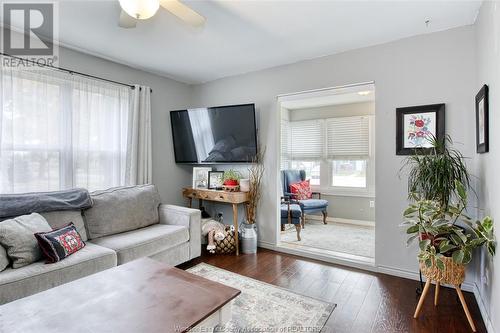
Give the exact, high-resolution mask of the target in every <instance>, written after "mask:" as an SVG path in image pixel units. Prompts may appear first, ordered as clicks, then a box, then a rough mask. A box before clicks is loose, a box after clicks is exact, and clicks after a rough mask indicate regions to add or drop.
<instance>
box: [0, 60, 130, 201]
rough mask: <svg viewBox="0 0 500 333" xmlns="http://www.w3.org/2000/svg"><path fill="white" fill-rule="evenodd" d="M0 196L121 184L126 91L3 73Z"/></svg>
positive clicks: (60, 76)
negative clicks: (3, 194) (2, 194)
mask: <svg viewBox="0 0 500 333" xmlns="http://www.w3.org/2000/svg"><path fill="white" fill-rule="evenodd" d="M0 73H1V78H0V84H1V87H0V106H1V109H0V193H21V192H36V191H52V190H59V189H67V188H73V187H83V188H87V189H89V190H91V191H92V190H96V189H104V188H109V187H114V186H120V185H125V184H126V172H125V171H126V168H125V166H126V163H127V148H128V145H129V142H128V141H127V139H128V135H127V130H128V124H129V112H130V101H131V99H130V97H131V96H130V93H131V89H130V88H129V87H126V86H121V85H116V84H112V83H107V82H104V81H100V80H94V79H89V78H85V77H82V76H78V75H72V74H69V73H65V72H61V71H56V70H50V69H43V70H38V71H35V70H33V69H30V70H26V69H11V68H8V67H2V68H1V72H0Z"/></svg>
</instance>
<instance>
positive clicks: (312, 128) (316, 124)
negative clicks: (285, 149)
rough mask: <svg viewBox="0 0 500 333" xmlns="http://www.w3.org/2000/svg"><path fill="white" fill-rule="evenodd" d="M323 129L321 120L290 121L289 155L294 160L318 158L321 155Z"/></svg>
mask: <svg viewBox="0 0 500 333" xmlns="http://www.w3.org/2000/svg"><path fill="white" fill-rule="evenodd" d="M323 140H324V130H323V123H322V121H321V120H307V121H296V122H291V123H290V155H291V159H292V160H295V161H312V160H320V159H321V158H322V157H323Z"/></svg>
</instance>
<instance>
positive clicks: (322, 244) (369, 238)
mask: <svg viewBox="0 0 500 333" xmlns="http://www.w3.org/2000/svg"><path fill="white" fill-rule="evenodd" d="M300 237H301V241H300V242H299V241H298V240H297V232H296V231H295V227H294V226H289V225H287V228H286V230H285V231H284V232H281V241H282V242H286V243H290V244H296V245H303V246H310V247H313V248H317V249H324V250H330V251H335V252H342V253H348V254H354V255H357V256H362V257H368V258H374V257H375V256H374V252H375V228H373V227H364V226H358V225H353V224H343V223H333V222H328V224H323V222H322V221H319V220H313V219H308V220H307V221H306V227H305V228H304V229H303V230H301V232H300Z"/></svg>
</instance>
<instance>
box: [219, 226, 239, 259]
mask: <svg viewBox="0 0 500 333" xmlns="http://www.w3.org/2000/svg"><path fill="white" fill-rule="evenodd" d="M225 233H226V237H224V239H223V240H221V241H215V253H217V254H230V253H234V252H236V241H235V239H234V231H232V230H231V227H230V226H226V229H225Z"/></svg>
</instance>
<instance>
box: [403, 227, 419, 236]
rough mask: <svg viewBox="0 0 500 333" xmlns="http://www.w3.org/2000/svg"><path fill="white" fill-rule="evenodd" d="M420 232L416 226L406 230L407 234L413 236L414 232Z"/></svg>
mask: <svg viewBox="0 0 500 333" xmlns="http://www.w3.org/2000/svg"><path fill="white" fill-rule="evenodd" d="M419 230H420V227H419V226H418V225H414V226H411V227H409V228H408V229H406V233H407V234H413V233H415V232H418V231H419Z"/></svg>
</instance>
